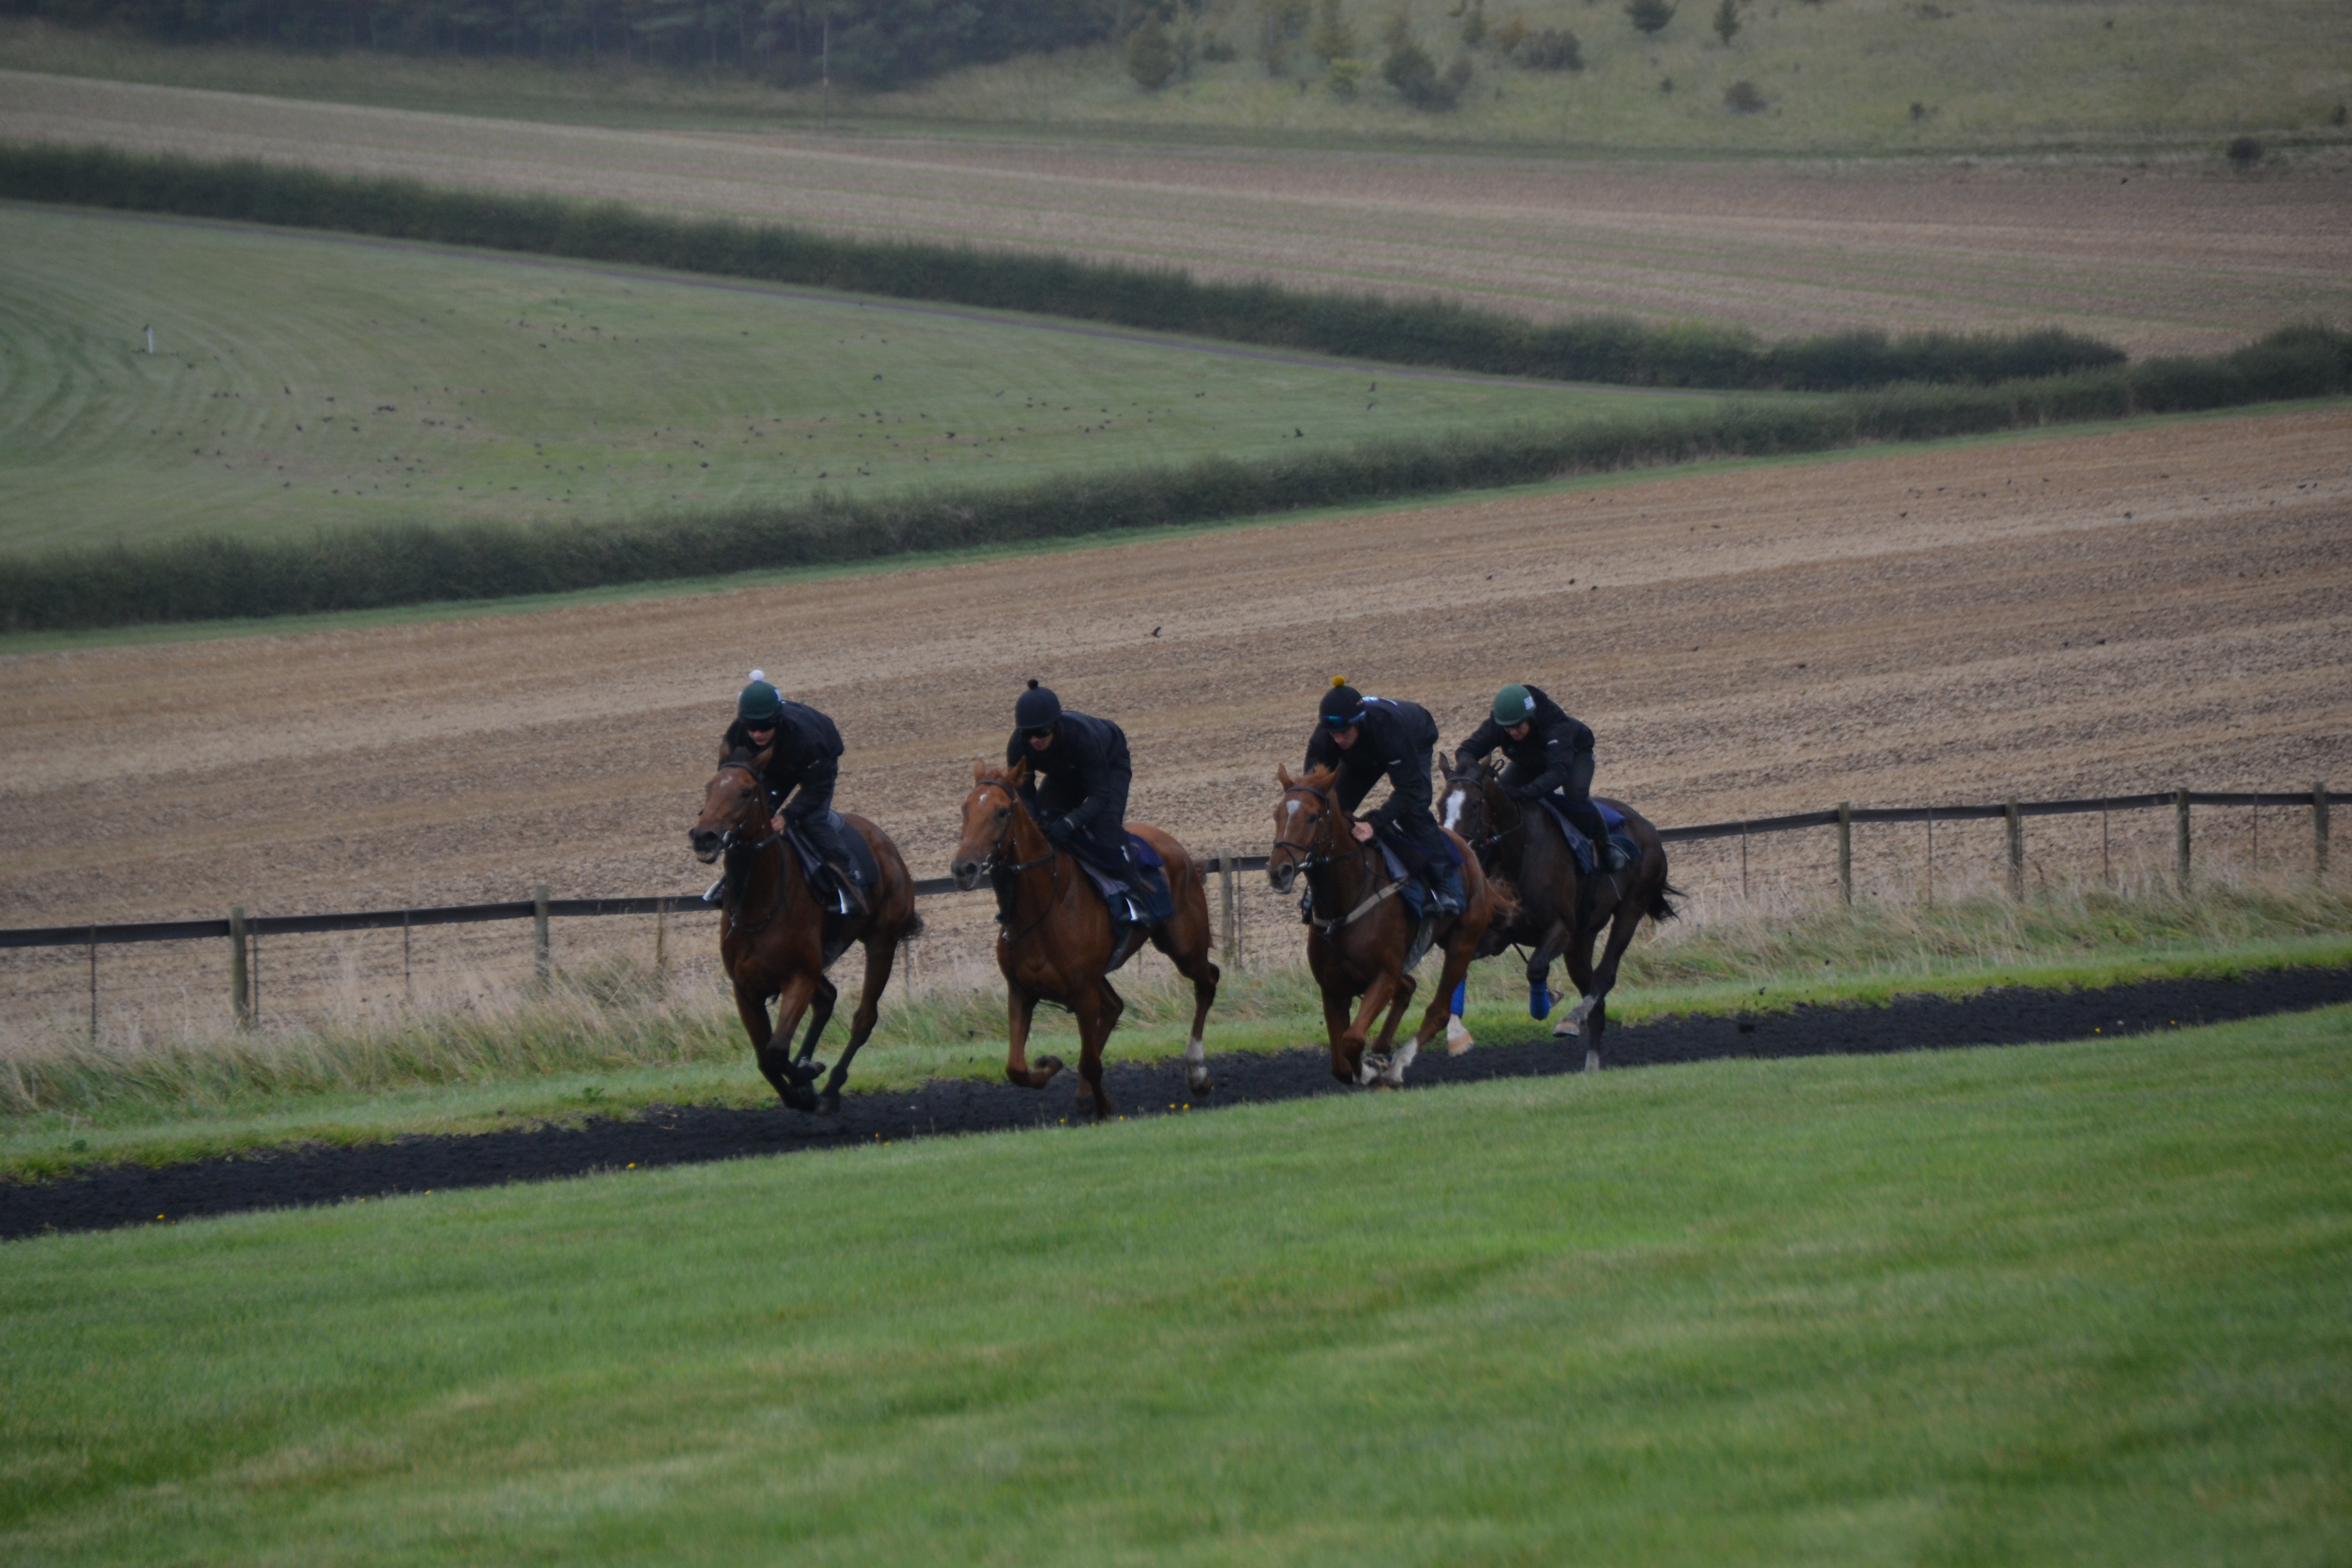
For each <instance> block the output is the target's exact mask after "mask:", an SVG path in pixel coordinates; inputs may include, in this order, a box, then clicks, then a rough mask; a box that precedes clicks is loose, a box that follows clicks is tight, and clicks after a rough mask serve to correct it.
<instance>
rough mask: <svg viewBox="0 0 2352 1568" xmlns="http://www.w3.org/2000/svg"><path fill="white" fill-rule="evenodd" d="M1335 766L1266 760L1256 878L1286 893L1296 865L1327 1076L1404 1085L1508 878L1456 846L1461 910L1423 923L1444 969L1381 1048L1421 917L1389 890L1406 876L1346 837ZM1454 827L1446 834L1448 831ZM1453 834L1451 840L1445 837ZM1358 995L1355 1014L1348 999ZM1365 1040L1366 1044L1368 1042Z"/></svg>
mask: <svg viewBox="0 0 2352 1568" xmlns="http://www.w3.org/2000/svg"><path fill="white" fill-rule="evenodd" d="M1338 777H1339V774H1338V772H1337V771H1336V770H1335V769H1331V768H1315V769H1311V770H1309V771H1308V772H1307V773H1305V774H1304V775H1302V776H1300V777H1297V778H1293V777H1291V776H1290V770H1289V769H1288V768H1284V767H1277V768H1276V769H1275V778H1276V780H1277V781H1278V782H1279V783H1280V784H1281V785H1282V799H1281V800H1280V802H1278V803H1277V804H1276V806H1275V810H1274V828H1275V837H1274V848H1273V850H1272V852H1271V853H1269V854H1268V855H1267V856H1266V863H1265V875H1266V880H1267V881H1269V882H1271V883H1273V884H1274V890H1275V891H1276V892H1277V893H1287V892H1289V891H1290V889H1291V888H1292V886H1293V885H1294V884H1295V883H1296V882H1297V879H1298V878H1299V877H1300V876H1301V875H1304V876H1305V877H1306V879H1307V890H1308V891H1309V893H1310V894H1311V895H1312V896H1313V900H1314V902H1313V905H1312V910H1313V916H1314V918H1313V921H1312V923H1311V924H1310V925H1309V927H1308V928H1307V967H1308V968H1310V969H1312V970H1313V971H1314V972H1315V984H1316V987H1317V989H1318V990H1319V991H1321V992H1322V994H1323V1026H1324V1030H1325V1032H1326V1033H1327V1034H1328V1035H1329V1036H1330V1040H1331V1076H1332V1077H1333V1078H1336V1079H1339V1081H1340V1082H1342V1083H1362V1084H1369V1083H1371V1082H1372V1081H1374V1080H1375V1079H1378V1080H1379V1082H1380V1083H1381V1085H1382V1086H1383V1087H1385V1088H1389V1089H1400V1088H1402V1087H1403V1085H1404V1069H1405V1068H1408V1067H1411V1066H1412V1060H1413V1058H1415V1057H1417V1056H1419V1055H1420V1054H1421V1047H1423V1046H1425V1045H1427V1044H1429V1042H1430V1041H1431V1040H1433V1039H1434V1038H1436V1037H1437V1033H1438V1031H1439V1030H1440V1029H1442V1028H1444V1027H1445V1026H1446V1025H1447V1022H1448V1021H1449V1019H1450V1018H1451V1016H1452V1013H1453V1009H1452V1007H1451V1005H1450V999H1451V998H1452V996H1453V994H1454V987H1455V986H1456V985H1458V984H1461V983H1462V977H1463V976H1464V975H1465V974H1466V973H1469V970H1470V961H1471V959H1472V957H1473V956H1475V953H1476V952H1477V949H1478V944H1479V942H1481V940H1482V939H1484V938H1485V936H1486V931H1487V928H1488V927H1489V926H1490V925H1491V924H1492V923H1493V922H1494V921H1496V920H1497V919H1507V918H1508V916H1509V914H1510V912H1511V909H1510V899H1509V894H1508V892H1507V889H1502V888H1499V887H1497V886H1496V884H1494V883H1493V882H1490V881H1489V880H1487V879H1486V875H1485V873H1484V871H1483V870H1482V868H1480V867H1479V864H1478V859H1477V857H1475V855H1470V854H1467V853H1465V854H1464V856H1463V866H1462V892H1463V910H1462V912H1461V913H1460V914H1458V915H1455V916H1454V917H1453V919H1452V920H1450V921H1440V922H1439V923H1438V925H1437V926H1435V927H1434V928H1433V930H1432V931H1431V933H1430V934H1431V940H1432V941H1433V942H1443V945H1444V952H1445V966H1444V973H1443V974H1442V975H1441V976H1440V977H1439V979H1438V984H1437V989H1436V990H1435V991H1434V992H1433V993H1431V995H1430V1003H1429V1007H1428V1010H1427V1011H1426V1012H1424V1013H1423V1015H1422V1020H1421V1027H1420V1029H1419V1030H1418V1031H1417V1032H1416V1033H1415V1034H1414V1035H1413V1037H1412V1038H1411V1039H1410V1040H1408V1041H1406V1042H1405V1044H1404V1047H1403V1048H1402V1049H1400V1050H1393V1051H1392V1050H1391V1044H1392V1042H1393V1041H1394V1040H1395V1038H1396V1031H1397V1023H1398V1020H1399V1019H1401V1018H1402V1016H1404V1009H1405V1005H1406V1004H1407V1003H1409V1002H1411V1001H1412V994H1413V992H1414V990H1415V989H1416V987H1417V985H1418V984H1419V983H1418V982H1416V981H1415V980H1414V979H1413V976H1412V969H1411V965H1410V963H1408V960H1418V959H1419V958H1420V957H1421V953H1420V952H1419V951H1417V950H1413V943H1414V941H1415V939H1416V938H1417V937H1418V935H1419V934H1420V926H1421V922H1420V921H1418V920H1416V919H1415V918H1414V917H1413V915H1412V912H1411V911H1410V910H1408V909H1407V908H1406V907H1405V903H1404V900H1402V899H1401V898H1399V897H1397V896H1396V895H1397V894H1398V893H1400V892H1401V891H1402V889H1403V887H1404V882H1403V881H1402V879H1399V880H1395V881H1391V880H1390V879H1389V877H1388V870H1387V867H1386V865H1385V863H1384V862H1383V861H1382V859H1381V852H1380V849H1379V847H1378V846H1377V845H1374V844H1360V843H1358V842H1356V839H1355V819H1354V817H1352V816H1349V813H1348V812H1346V811H1345V810H1343V809H1341V807H1340V805H1339V797H1338V795H1335V794H1333V792H1332V784H1333V782H1334V781H1335V780H1336V779H1337V778H1338ZM1448 837H1453V836H1452V835H1450V834H1449V835H1448ZM1454 843H1455V844H1456V846H1457V847H1458V846H1460V844H1461V840H1460V839H1459V838H1455V839H1454ZM1358 996H1361V997H1362V998H1363V999H1364V1003H1363V1005H1362V1006H1361V1007H1360V1008H1359V1009H1358V1010H1357V1011H1356V1013H1355V1015H1354V1016H1353V1018H1352V1019H1351V1018H1350V1017H1349V1011H1348V1004H1349V1002H1351V1001H1353V1000H1354V999H1355V998H1356V997H1358ZM1383 1007H1385V1008H1387V1009H1388V1020H1387V1022H1385V1023H1384V1024H1382V1025H1381V1036H1380V1039H1379V1041H1378V1042H1377V1043H1376V1044H1375V1043H1373V1042H1371V1041H1370V1040H1369V1039H1368V1037H1369V1036H1370V1032H1371V1023H1372V1018H1373V1016H1374V1015H1376V1014H1378V1013H1379V1012H1380V1011H1381V1008H1383ZM1469 1047H1470V1041H1469V1037H1468V1036H1466V1035H1460V1036H1455V1037H1452V1038H1451V1039H1449V1041H1448V1048H1449V1049H1450V1050H1451V1051H1452V1053H1453V1054H1454V1055H1455V1056H1459V1055H1461V1054H1462V1052H1464V1051H1465V1050H1467V1049H1469ZM1368 1049H1369V1050H1370V1055H1367V1054H1366V1053H1367V1050H1368Z"/></svg>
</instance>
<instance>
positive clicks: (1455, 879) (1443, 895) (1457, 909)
mask: <svg viewBox="0 0 2352 1568" xmlns="http://www.w3.org/2000/svg"><path fill="white" fill-rule="evenodd" d="M1430 890H1431V892H1433V894H1435V895H1436V896H1435V898H1434V900H1433V902H1432V903H1431V905H1430V910H1431V912H1432V913H1433V914H1440V915H1458V914H1460V913H1461V912H1462V907H1463V892H1462V868H1461V867H1459V866H1456V865H1455V864H1454V860H1453V858H1452V857H1451V856H1448V857H1447V858H1446V860H1445V864H1444V868H1443V869H1442V870H1440V871H1439V872H1438V874H1437V877H1436V879H1435V880H1434V881H1433V882H1432V883H1431V884H1430Z"/></svg>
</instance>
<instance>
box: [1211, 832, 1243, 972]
mask: <svg viewBox="0 0 2352 1568" xmlns="http://www.w3.org/2000/svg"><path fill="white" fill-rule="evenodd" d="M1217 906H1218V909H1219V910H1221V911H1222V913H1223V918H1224V925H1223V942H1222V943H1221V944H1220V945H1221V946H1223V948H1224V950H1225V966H1226V967H1227V968H1229V969H1238V968H1240V967H1241V961H1240V959H1239V957H1238V956H1236V953H1235V951H1234V950H1235V948H1236V947H1237V946H1238V945H1239V942H1238V939H1239V936H1240V934H1241V933H1240V932H1239V931H1236V930H1235V929H1234V852H1233V851H1232V850H1230V849H1223V848H1221V849H1219V850H1218V851H1217Z"/></svg>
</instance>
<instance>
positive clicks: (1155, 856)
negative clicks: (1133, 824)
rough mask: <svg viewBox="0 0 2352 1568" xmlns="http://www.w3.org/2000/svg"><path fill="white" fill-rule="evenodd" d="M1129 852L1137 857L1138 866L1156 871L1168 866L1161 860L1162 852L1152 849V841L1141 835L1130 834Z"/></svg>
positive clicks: (1128, 841) (1128, 837)
mask: <svg viewBox="0 0 2352 1568" xmlns="http://www.w3.org/2000/svg"><path fill="white" fill-rule="evenodd" d="M1127 852H1128V853H1129V855H1132V856H1133V857H1135V863H1136V864H1137V865H1139V866H1143V867H1148V868H1150V869H1151V870H1154V871H1157V870H1159V869H1160V868H1162V867H1164V866H1166V865H1167V864H1168V862H1167V861H1165V860H1163V859H1161V858H1160V851H1159V850H1157V849H1154V848H1153V847H1151V842H1150V840H1149V839H1147V838H1145V837H1143V835H1141V834H1140V833H1130V834H1129V835H1128V836H1127Z"/></svg>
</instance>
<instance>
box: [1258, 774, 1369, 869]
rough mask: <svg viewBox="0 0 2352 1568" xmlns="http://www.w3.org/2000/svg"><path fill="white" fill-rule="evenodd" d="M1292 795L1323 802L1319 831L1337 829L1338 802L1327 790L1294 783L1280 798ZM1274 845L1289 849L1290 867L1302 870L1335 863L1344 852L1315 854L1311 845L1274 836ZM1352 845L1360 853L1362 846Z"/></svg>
mask: <svg viewBox="0 0 2352 1568" xmlns="http://www.w3.org/2000/svg"><path fill="white" fill-rule="evenodd" d="M1292 795H1313V796H1314V797H1315V798H1316V799H1317V800H1319V801H1321V802H1322V803H1323V826H1322V828H1321V829H1320V832H1321V833H1322V835H1323V836H1324V837H1330V836H1331V835H1332V834H1333V833H1334V832H1336V831H1337V828H1338V825H1339V804H1338V803H1337V802H1336V801H1334V800H1333V799H1332V798H1331V795H1330V792H1329V791H1328V790H1320V789H1317V788H1316V787H1315V786H1314V785H1313V784H1292V785H1291V786H1290V787H1289V788H1287V789H1286V790H1284V791H1283V792H1282V798H1283V799H1285V800H1288V799H1289V798H1290V797H1291V796H1292ZM1274 847H1275V848H1276V849H1287V850H1289V851H1290V857H1291V858H1290V866H1291V869H1293V870H1294V871H1302V872H1304V871H1319V870H1321V869H1322V868H1324V867H1326V866H1330V865H1335V864H1337V863H1338V862H1339V858H1340V856H1341V854H1343V853H1345V852H1344V851H1339V852H1335V853H1333V854H1329V855H1316V854H1314V853H1312V852H1311V851H1312V849H1313V846H1312V845H1308V844H1294V843H1292V842H1291V841H1290V840H1289V839H1288V838H1276V840H1275V841H1274ZM1353 847H1354V848H1356V849H1357V850H1358V852H1361V850H1362V848H1363V846H1361V845H1356V846H1353ZM1268 858H1272V857H1271V856H1269V857H1268Z"/></svg>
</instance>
